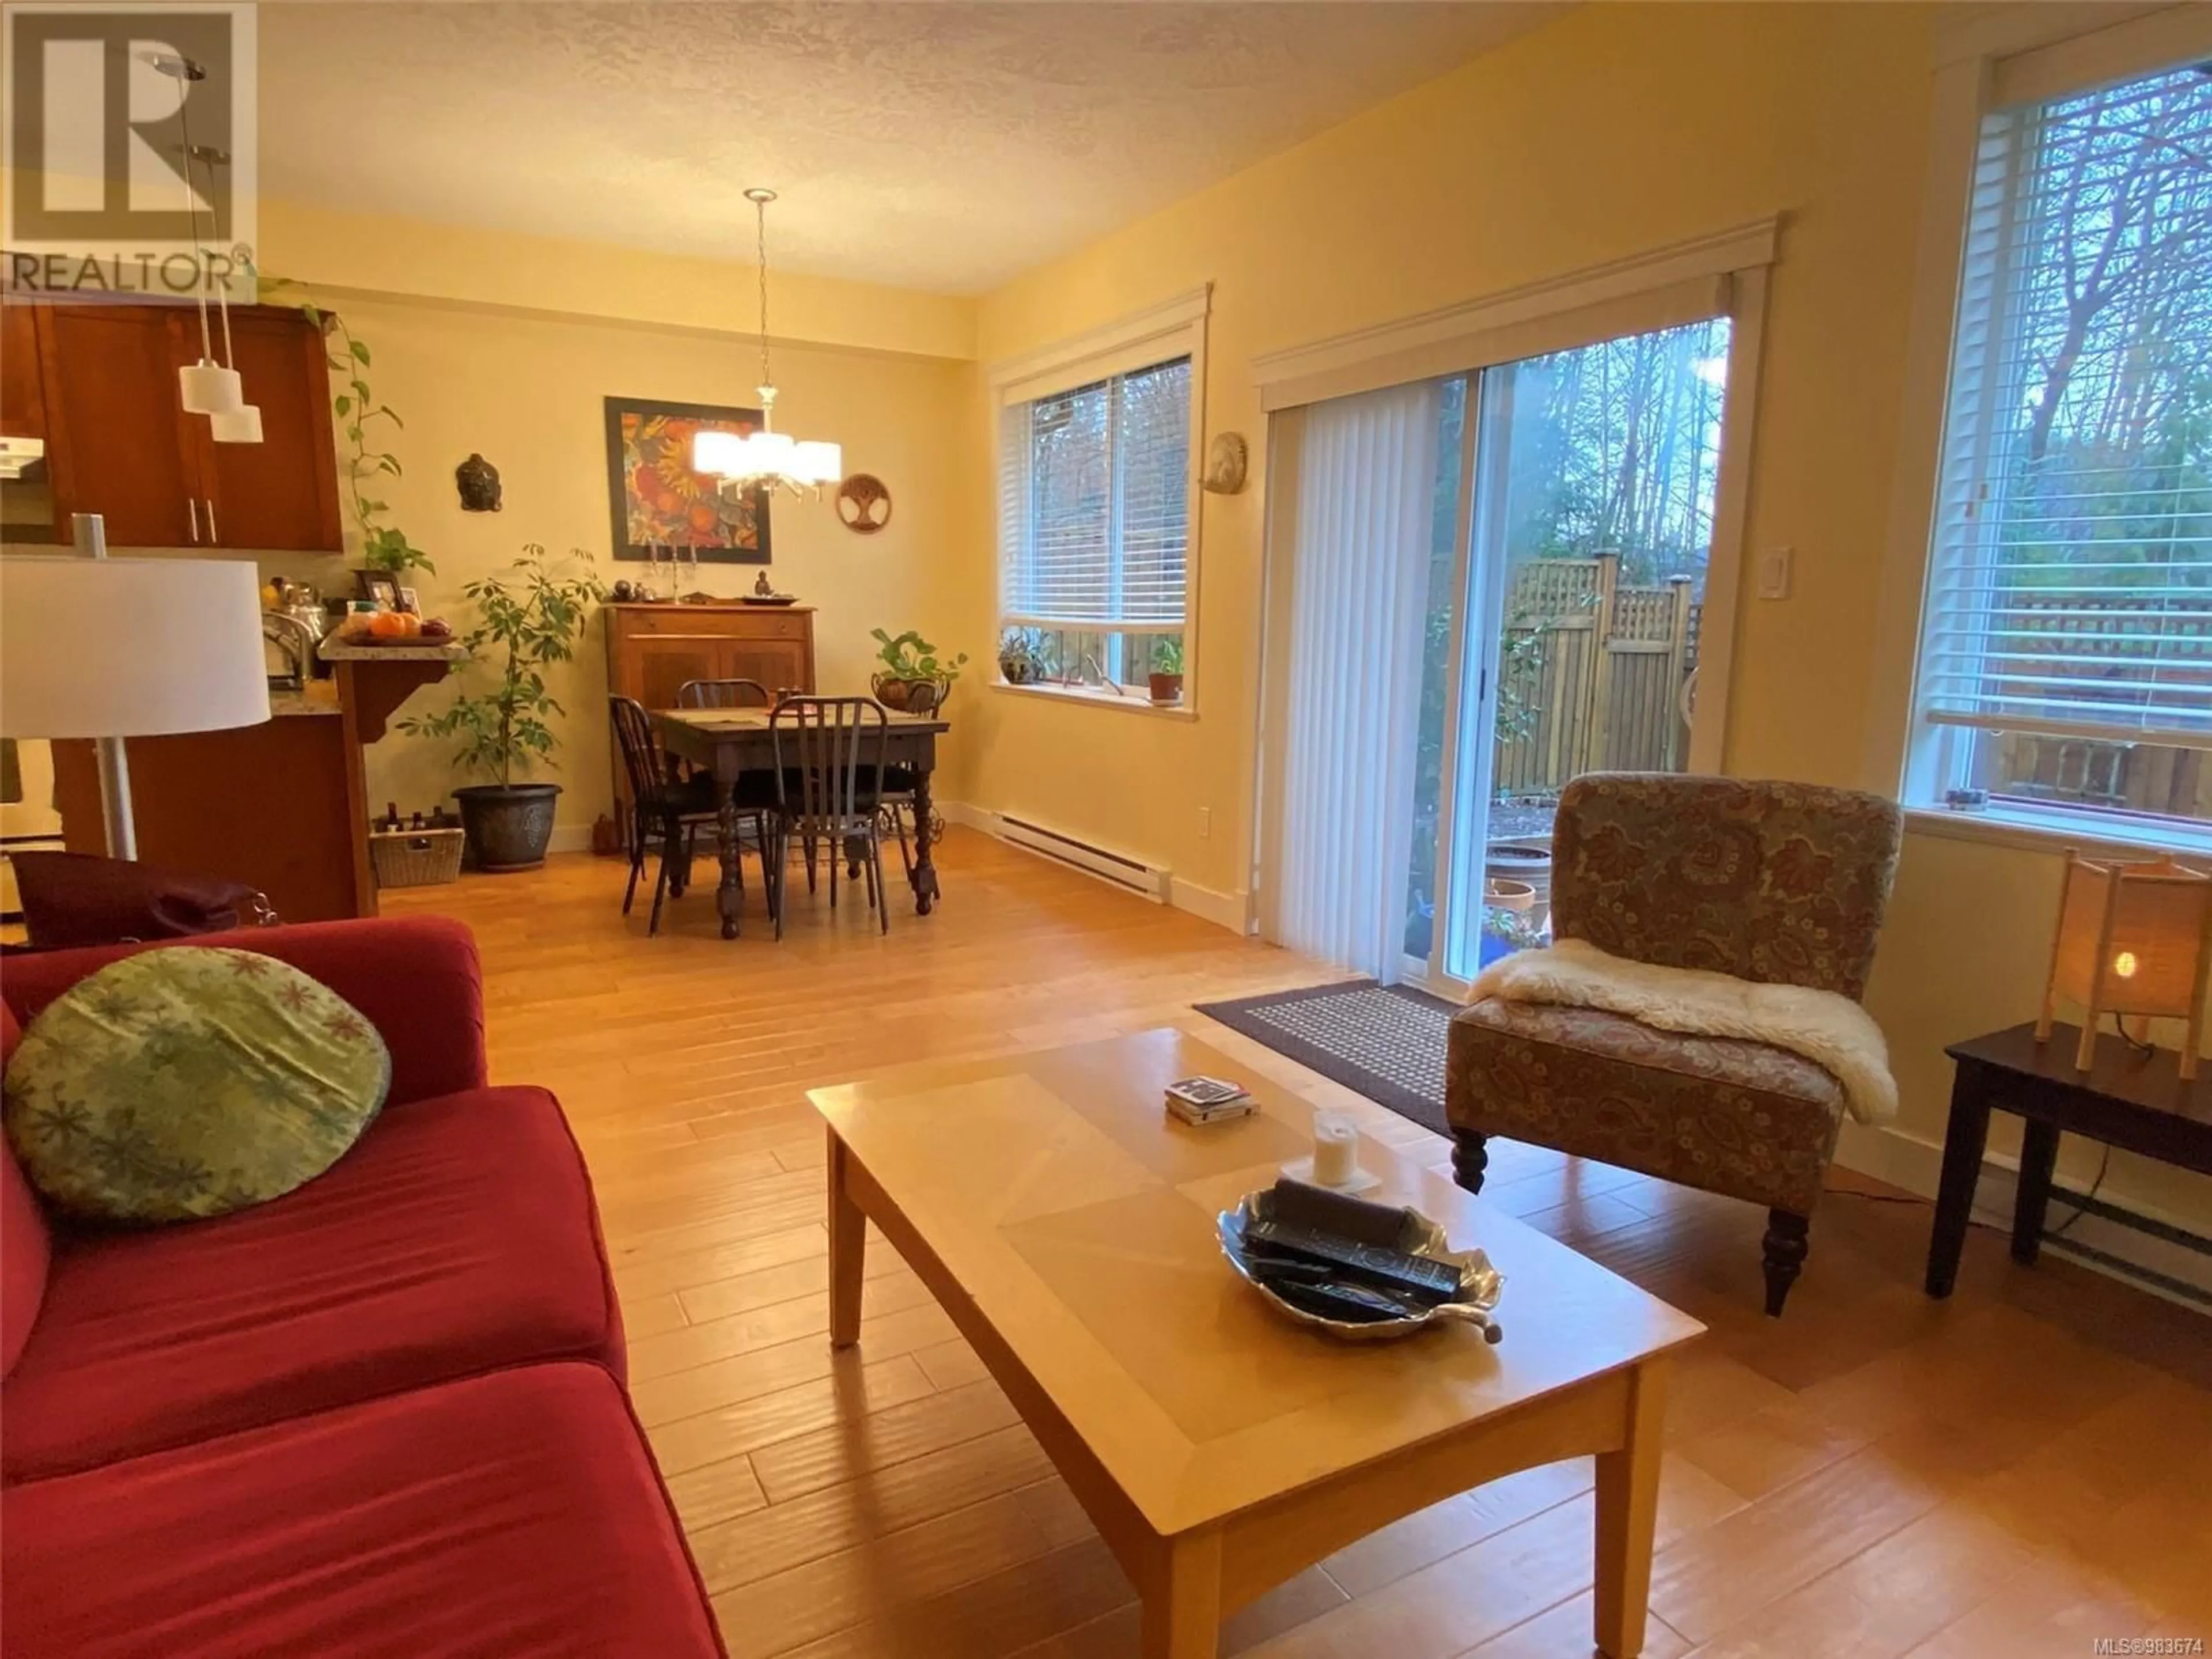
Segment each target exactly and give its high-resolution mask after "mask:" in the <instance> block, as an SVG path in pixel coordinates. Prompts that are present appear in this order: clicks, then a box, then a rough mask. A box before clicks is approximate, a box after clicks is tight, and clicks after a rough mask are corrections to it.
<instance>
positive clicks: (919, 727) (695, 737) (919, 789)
mask: <svg viewBox="0 0 2212 1659" xmlns="http://www.w3.org/2000/svg"><path fill="white" fill-rule="evenodd" d="M887 713H888V714H889V716H890V733H889V735H888V736H887V738H885V740H884V764H885V765H886V766H903V767H907V768H908V769H911V770H912V772H913V774H914V840H915V858H914V868H913V870H912V872H910V873H909V876H908V879H909V880H910V881H911V883H912V884H913V886H914V908H915V914H916V915H924V916H926V915H928V914H929V913H930V911H931V910H932V909H933V908H935V906H936V903H937V860H935V859H934V858H933V857H932V856H931V854H930V848H931V845H932V843H931V840H930V833H929V827H930V773H931V772H932V771H933V770H934V769H935V768H936V765H937V739H938V738H939V737H940V736H942V735H943V734H944V733H945V732H950V731H951V729H952V727H951V725H950V724H949V723H948V722H947V721H946V720H945V717H944V716H943V715H942V714H902V713H900V712H899V711H897V710H896V709H892V710H889V711H887ZM653 726H654V728H655V729H656V730H657V731H658V732H659V735H660V746H661V747H662V749H664V750H666V751H667V753H668V755H669V756H670V757H671V759H675V760H680V761H688V762H690V763H691V764H692V765H693V766H695V767H696V768H698V769H700V770H701V771H705V772H711V773H712V774H713V775H714V790H715V794H716V796H717V798H718V799H720V802H721V814H720V817H721V832H722V833H721V854H722V879H721V884H720V886H719V887H717V888H716V889H715V892H714V908H715V910H716V912H717V913H718V914H719V915H720V916H721V918H722V937H723V938H724V939H735V938H736V937H737V936H738V912H739V909H740V907H741V905H742V902H743V900H742V891H743V890H742V889H741V888H740V887H739V886H738V882H739V880H740V875H739V862H738V860H739V858H740V856H741V851H742V849H741V847H740V843H739V842H738V807H737V794H736V792H737V786H738V779H739V778H740V777H741V776H743V775H744V774H745V773H747V772H767V773H771V774H772V773H774V772H775V738H774V737H773V736H772V735H771V734H770V733H769V711H768V710H767V709H765V708H657V709H654V710H653Z"/></svg>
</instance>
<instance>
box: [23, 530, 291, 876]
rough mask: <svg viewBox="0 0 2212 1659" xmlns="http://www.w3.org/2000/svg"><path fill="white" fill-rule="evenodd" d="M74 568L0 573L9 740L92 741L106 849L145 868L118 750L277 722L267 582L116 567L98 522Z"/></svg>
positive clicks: (174, 566)
mask: <svg viewBox="0 0 2212 1659" xmlns="http://www.w3.org/2000/svg"><path fill="white" fill-rule="evenodd" d="M76 544H77V549H78V555H79V556H76V557H73V558H72V557H70V556H66V555H64V556H14V555H11V556H9V558H7V559H6V560H5V561H0V735H5V736H8V737H11V738H95V739H97V740H98V744H99V750H100V798H101V804H102V805H103V806H104V808H105V809H106V819H107V825H106V827H107V850H108V852H109V854H111V855H112V856H113V857H116V858H126V859H127V858H136V857H137V855H138V849H137V835H136V833H135V831H134V829H133V828H132V824H131V777H130V769H129V764H128V762H127V760H126V758H125V752H124V746H123V739H124V738H150V737H160V736H164V735H167V734H168V733H171V732H214V731H219V730H222V728H224V727H228V726H258V725H259V724H260V723H261V722H262V721H264V720H267V719H268V718H269V675H268V666H267V663H266V661H265V659H264V655H263V651H262V640H261V601H260V588H259V577H258V574H257V572H256V571H255V569H254V567H253V566H252V564H251V563H250V562H246V561H245V560H242V559H111V558H108V557H107V556H106V537H105V535H104V532H103V531H102V527H101V524H100V519H99V516H98V515H97V514H94V513H78V514H76Z"/></svg>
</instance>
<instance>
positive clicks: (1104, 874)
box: [998, 812, 1169, 904]
mask: <svg viewBox="0 0 2212 1659" xmlns="http://www.w3.org/2000/svg"><path fill="white" fill-rule="evenodd" d="M998 832H999V839H1000V840H1001V841H1005V842H1012V844H1013V845H1014V846H1016V847H1019V848H1023V849H1024V851H1027V852H1031V853H1035V854H1037V855H1038V856H1039V857H1040V858H1048V859H1050V860H1052V861H1053V862H1054V863H1055V864H1064V865H1066V866H1067V867H1068V868H1069V869H1071V870H1080V871H1082V872H1083V873H1084V874H1085V875H1087V876H1096V877H1097V878H1098V879H1099V880H1101V881H1105V882H1111V883H1112V884H1114V885H1115V886H1116V887H1119V888H1121V889H1122V890H1124V891H1126V892H1131V893H1135V894H1138V895H1139V896H1142V897H1145V898H1148V899H1150V900H1152V902H1153V903H1155V904H1165V903H1166V902H1168V886H1169V874H1168V872H1166V871H1165V870H1163V869H1161V868H1160V867H1159V866H1158V865H1152V864H1146V863H1143V862H1141V861H1140V860H1136V859H1133V858H1128V857H1126V856H1125V855H1123V854H1120V853H1109V852H1108V851H1107V850H1106V848H1103V847H1094V846H1093V845H1091V842H1087V841H1078V840H1077V839H1076V838H1075V837H1074V836H1064V835H1062V834H1060V831H1059V830H1057V829H1046V828H1045V827H1044V825H1042V824H1041V823H1030V821H1029V820H1028V819H1027V818H1018V817H1012V816H1010V815H1008V814H1006V813H1004V812H1001V813H1000V814H999V815H998Z"/></svg>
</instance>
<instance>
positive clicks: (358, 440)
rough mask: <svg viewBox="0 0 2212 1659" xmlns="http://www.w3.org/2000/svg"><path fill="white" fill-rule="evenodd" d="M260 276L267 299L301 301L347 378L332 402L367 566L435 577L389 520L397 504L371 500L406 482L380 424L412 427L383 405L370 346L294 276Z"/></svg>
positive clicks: (427, 561)
mask: <svg viewBox="0 0 2212 1659" xmlns="http://www.w3.org/2000/svg"><path fill="white" fill-rule="evenodd" d="M256 276H258V279H259V282H260V285H261V291H262V293H263V294H264V295H278V294H283V293H284V292H286V291H287V290H289V291H291V292H294V293H296V294H297V295H299V297H298V298H296V299H291V300H288V301H285V303H289V304H292V305H295V306H297V307H299V311H300V314H301V316H303V317H305V318H306V319H307V320H308V321H309V322H311V323H313V325H315V326H316V327H317V328H319V329H320V330H321V331H322V334H323V342H324V346H325V351H326V353H327V355H328V357H329V360H330V366H331V371H332V372H333V373H335V374H343V375H344V376H345V377H346V385H345V390H344V391H343V392H338V393H337V394H336V395H335V396H333V397H332V398H331V411H332V412H333V413H334V414H336V415H337V418H338V431H339V435H341V436H342V437H343V439H344V441H345V445H346V453H345V462H346V468H345V471H346V495H347V504H348V507H349V509H350V510H351V512H352V513H353V523H354V529H355V530H356V532H358V533H359V535H360V537H361V558H362V563H363V564H365V565H367V566H368V568H370V569H372V570H386V571H390V572H392V573H393V574H399V573H402V572H404V571H409V570H427V571H428V572H429V573H430V574H433V575H435V574H437V570H438V567H437V566H436V565H435V564H433V563H432V562H430V556H429V555H428V553H425V552H424V551H423V550H422V549H421V548H419V547H417V546H416V545H415V544H414V543H412V542H410V541H409V540H408V539H407V532H405V531H404V530H402V529H400V528H399V526H397V525H395V524H392V523H389V522H387V521H386V519H385V514H386V513H389V512H390V511H391V510H392V504H391V503H390V502H389V501H379V500H377V499H376V498H375V497H374V495H371V494H370V491H371V490H372V489H374V488H376V487H377V485H378V483H379V481H380V479H383V478H385V477H393V478H397V477H402V476H403V474H402V473H401V471H400V465H399V457H398V456H397V455H395V454H393V453H392V452H391V451H390V450H389V449H386V448H385V447H382V446H383V444H384V442H385V440H384V438H383V437H382V435H381V433H380V427H379V423H380V422H386V421H389V422H391V423H392V429H393V430H395V431H402V432H404V430H406V426H407V423H406V422H404V421H403V420H401V419H400V418H399V415H398V411H397V410H394V409H393V408H392V405H391V404H386V403H379V402H378V401H377V398H376V393H375V391H374V388H372V387H371V386H370V385H369V381H368V373H369V370H370V368H372V367H373V362H374V360H373V357H372V356H371V354H370V351H369V348H368V341H366V340H363V339H362V338H361V337H359V336H357V335H356V334H355V333H354V331H353V330H352V329H351V328H350V327H349V325H347V323H346V319H344V318H343V316H341V315H340V314H339V313H337V312H335V311H331V310H327V309H325V307H322V306H319V305H318V304H316V303H315V299H314V295H313V294H312V293H311V292H310V291H309V290H308V289H307V285H306V284H305V283H299V282H295V281H294V280H293V279H291V278H290V277H288V276H259V273H258V272H257V273H256Z"/></svg>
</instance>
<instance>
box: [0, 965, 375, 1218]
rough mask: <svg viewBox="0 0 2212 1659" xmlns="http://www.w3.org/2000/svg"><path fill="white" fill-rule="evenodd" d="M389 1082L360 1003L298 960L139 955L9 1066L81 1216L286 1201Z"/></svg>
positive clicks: (72, 1210)
mask: <svg viewBox="0 0 2212 1659" xmlns="http://www.w3.org/2000/svg"><path fill="white" fill-rule="evenodd" d="M391 1087H392V1055H391V1054H390V1052H389V1051H388V1050H387V1049H386V1048H385V1046H384V1039H383V1038H382V1037H380V1036H378V1035H377V1033H376V1029H375V1028H374V1026H372V1025H371V1024H369V1023H368V1020H367V1019H365V1018H362V1015H361V1013H360V1012H358V1011H357V1010H356V1009H355V1008H354V1007H353V1006H352V1005H351V1004H349V1003H348V1002H347V1001H346V1000H344V999H343V998H342V997H340V996H339V995H338V994H337V993H336V992H334V991H332V990H331V989H330V988H329V987H327V986H325V985H322V984H319V983H318V982H317V981H314V980H312V979H310V978H308V977H307V975H305V974H303V973H301V971H300V970H299V969H296V968H295V967H293V966H291V965H290V964H289V963H283V962H279V961H277V960H276V958H275V957H264V956H257V955H255V954H254V953H253V952H252V951H223V950H214V949H210V948H207V947H204V946H199V945H182V946H174V947H171V948H167V949H163V950H158V951H142V952H141V953H140V954H138V955H137V956H135V957H125V959H124V960H123V961H121V962H117V963H110V964H109V965H108V966H107V967H106V968H103V969H100V971H99V972H98V973H96V974H94V975H91V976H90V977H89V978H87V979H85V980H82V981H79V982H78V983H77V984H76V985H75V986H73V987H70V990H69V991H68V992H67V993H66V994H64V995H63V996H62V997H61V998H60V999H59V1000H57V1001H55V1002H54V1003H52V1005H51V1006H48V1007H47V1008H46V1010H45V1012H42V1013H40V1016H39V1017H38V1018H36V1019H34V1020H33V1021H32V1022H31V1024H30V1028H29V1029H28V1030H26V1031H25V1032H24V1033H23V1037H22V1041H21V1043H19V1044H18V1045H17V1047H16V1049H15V1055H14V1057H13V1058H12V1059H11V1060H9V1063H8V1074H7V1081H6V1107H5V1111H4V1121H5V1125H6V1128H7V1133H8V1144H9V1146H12V1147H13V1148H14V1149H15V1156H16V1158H18V1159H19V1160H20V1161H21V1164H22V1166H23V1173H24V1174H25V1175H27V1176H29V1177H30V1181H31V1184H32V1185H33V1186H34V1187H35V1188H38V1190H39V1192H40V1194H42V1195H43V1196H44V1197H45V1198H46V1201H47V1202H48V1203H50V1204H52V1206H54V1207H55V1208H56V1209H57V1210H58V1211H60V1212H63V1213H64V1214H67V1215H70V1216H75V1217H77V1218H82V1219H88V1220H99V1221H125V1222H139V1223H147V1222H160V1221H188V1220H191V1219H194V1218H199V1217H204V1216H216V1215H228V1213H229V1212H231V1211H233V1210H239V1209H244V1208H245V1207H246V1206H249V1205H253V1204H260V1203H264V1202H266V1201H267V1200H270V1199H272V1198H280V1197H282V1196H283V1194H286V1193H289V1192H290V1191H291V1190H292V1189H293V1188H295V1187H298V1186H301V1185H303V1184H304V1183H306V1182H309V1181H312V1180H313V1179H314V1178H315V1177H316V1176H319V1175H320V1174H321V1173H322V1172H323V1171H324V1170H327V1169H329V1168H330V1167H331V1164H335V1163H337V1161H338V1159H339V1158H342V1157H343V1156H344V1155H345V1152H346V1150H347V1148H349V1147H350V1146H352V1145H353V1144H354V1142H355V1141H356V1140H357V1139H360V1138H361V1133H362V1130H364V1129H366V1128H368V1126H369V1124H370V1123H371V1122H373V1121H374V1120H375V1117H376V1114H377V1112H378V1111H379V1110H380V1109H381V1108H382V1107H383V1105H384V1097H385V1096H386V1093H387V1092H388V1091H390V1089H391Z"/></svg>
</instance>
